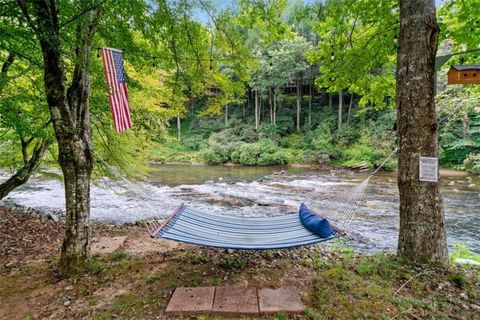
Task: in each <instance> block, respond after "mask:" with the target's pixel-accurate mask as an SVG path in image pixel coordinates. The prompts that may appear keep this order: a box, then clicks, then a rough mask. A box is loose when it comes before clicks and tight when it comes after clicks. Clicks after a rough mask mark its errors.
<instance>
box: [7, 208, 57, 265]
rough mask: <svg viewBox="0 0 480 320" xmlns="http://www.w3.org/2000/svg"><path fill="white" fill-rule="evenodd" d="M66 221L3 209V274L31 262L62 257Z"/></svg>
mask: <svg viewBox="0 0 480 320" xmlns="http://www.w3.org/2000/svg"><path fill="white" fill-rule="evenodd" d="M63 235H64V223H63V221H53V220H46V219H40V218H38V217H35V216H33V215H28V214H24V213H20V212H15V211H11V210H8V209H5V208H1V207H0V274H2V273H8V272H10V271H12V270H13V269H17V268H20V267H22V266H23V265H24V264H25V263H26V262H28V261H29V260H39V259H46V258H50V257H52V258H54V257H58V254H59V253H60V248H61V244H62V240H63Z"/></svg>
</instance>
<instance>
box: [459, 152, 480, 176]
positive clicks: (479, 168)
mask: <svg viewBox="0 0 480 320" xmlns="http://www.w3.org/2000/svg"><path fill="white" fill-rule="evenodd" d="M461 169H463V170H466V171H468V172H471V173H480V153H477V154H475V153H471V154H469V155H468V156H467V157H466V158H465V160H464V161H463V165H462V167H461Z"/></svg>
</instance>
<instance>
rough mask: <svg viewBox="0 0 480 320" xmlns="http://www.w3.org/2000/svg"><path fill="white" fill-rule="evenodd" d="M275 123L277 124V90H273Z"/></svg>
mask: <svg viewBox="0 0 480 320" xmlns="http://www.w3.org/2000/svg"><path fill="white" fill-rule="evenodd" d="M273 124H274V125H276V124H277V90H273Z"/></svg>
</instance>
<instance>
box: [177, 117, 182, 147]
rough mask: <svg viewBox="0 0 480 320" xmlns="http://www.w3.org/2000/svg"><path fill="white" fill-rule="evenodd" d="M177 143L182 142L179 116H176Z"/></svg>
mask: <svg viewBox="0 0 480 320" xmlns="http://www.w3.org/2000/svg"><path fill="white" fill-rule="evenodd" d="M177 141H178V142H180V141H182V122H181V119H180V116H177Z"/></svg>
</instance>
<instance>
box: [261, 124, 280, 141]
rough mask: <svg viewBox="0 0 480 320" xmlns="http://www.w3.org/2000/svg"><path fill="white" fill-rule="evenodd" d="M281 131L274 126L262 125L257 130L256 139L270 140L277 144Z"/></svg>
mask: <svg viewBox="0 0 480 320" xmlns="http://www.w3.org/2000/svg"><path fill="white" fill-rule="evenodd" d="M281 131H282V130H281V129H280V127H278V126H276V125H274V124H271V123H268V124H262V125H261V126H260V129H259V130H258V138H259V139H270V140H273V141H275V142H276V143H278V142H279V141H280V140H281Z"/></svg>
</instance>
